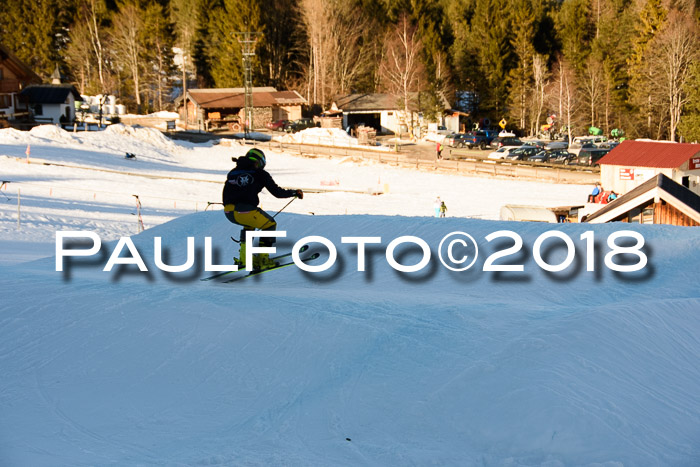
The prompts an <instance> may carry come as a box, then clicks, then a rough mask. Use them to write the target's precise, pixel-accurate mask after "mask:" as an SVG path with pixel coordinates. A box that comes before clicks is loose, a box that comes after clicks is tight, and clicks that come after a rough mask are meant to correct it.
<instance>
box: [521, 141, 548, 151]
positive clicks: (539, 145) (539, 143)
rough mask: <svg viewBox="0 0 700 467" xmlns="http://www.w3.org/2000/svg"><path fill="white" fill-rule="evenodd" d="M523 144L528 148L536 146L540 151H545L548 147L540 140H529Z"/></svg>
mask: <svg viewBox="0 0 700 467" xmlns="http://www.w3.org/2000/svg"><path fill="white" fill-rule="evenodd" d="M523 144H526V145H528V146H534V147H536V148H540V149H544V147H545V146H546V145H547V143H545V142H544V141H541V140H539V139H527V140H524V141H523Z"/></svg>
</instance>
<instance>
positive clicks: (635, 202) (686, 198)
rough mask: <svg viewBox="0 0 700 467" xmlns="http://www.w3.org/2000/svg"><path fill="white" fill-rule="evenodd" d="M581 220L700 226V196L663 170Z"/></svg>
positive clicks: (596, 222)
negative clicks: (662, 172)
mask: <svg viewBox="0 0 700 467" xmlns="http://www.w3.org/2000/svg"><path fill="white" fill-rule="evenodd" d="M581 222H588V223H591V224H601V223H605V222H629V223H641V224H671V225H681V226H699V225H700V196H699V195H697V194H695V193H693V192H692V191H691V190H689V189H688V188H686V187H684V186H683V185H680V184H678V183H676V182H674V181H673V180H671V179H670V178H669V177H667V176H666V175H664V174H661V173H660V174H657V175H656V176H655V177H653V178H651V179H650V180H647V181H646V182H644V183H642V184H641V185H639V186H638V187H636V188H634V189H633V190H631V191H629V192H628V193H626V194H624V195H622V196H620V197H619V198H617V199H616V200H614V201H612V202H610V203H608V204H606V205H605V207H603V208H602V209H600V210H598V211H596V212H594V213H593V214H590V215H588V216H587V217H585V218H584V219H582V220H581Z"/></svg>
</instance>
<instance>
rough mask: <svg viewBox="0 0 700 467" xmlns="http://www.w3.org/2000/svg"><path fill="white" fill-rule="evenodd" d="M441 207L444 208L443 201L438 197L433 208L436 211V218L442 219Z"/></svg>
mask: <svg viewBox="0 0 700 467" xmlns="http://www.w3.org/2000/svg"><path fill="white" fill-rule="evenodd" d="M440 206H442V200H441V199H440V197H439V196H438V197H437V198H436V199H435V204H434V205H433V208H434V209H435V217H440Z"/></svg>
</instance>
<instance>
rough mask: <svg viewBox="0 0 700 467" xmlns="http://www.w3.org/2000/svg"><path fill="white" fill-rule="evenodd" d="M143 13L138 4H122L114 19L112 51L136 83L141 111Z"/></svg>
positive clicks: (135, 92) (135, 95) (135, 93)
mask: <svg viewBox="0 0 700 467" xmlns="http://www.w3.org/2000/svg"><path fill="white" fill-rule="evenodd" d="M142 17H143V11H142V10H141V9H140V8H138V6H137V5H136V3H134V2H131V1H128V2H124V3H122V4H120V6H119V12H118V13H117V14H116V15H115V16H114V18H113V27H112V34H111V36H112V50H113V52H114V55H115V56H116V57H117V58H118V59H119V61H120V62H121V63H122V64H123V65H124V66H125V67H126V69H127V70H128V71H129V74H130V75H131V79H132V80H133V83H134V97H135V98H136V105H137V106H138V108H139V110H141V71H142V70H141V66H142V65H141V64H142V54H143V43H142V30H143V25H144V22H143V19H142Z"/></svg>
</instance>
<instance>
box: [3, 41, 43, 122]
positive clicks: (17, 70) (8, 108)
mask: <svg viewBox="0 0 700 467" xmlns="http://www.w3.org/2000/svg"><path fill="white" fill-rule="evenodd" d="M38 83H41V78H39V76H38V75H37V74H36V73H34V72H33V71H32V70H31V69H30V68H29V67H28V66H27V65H25V64H24V63H23V62H22V61H21V60H20V59H19V58H17V57H16V56H15V55H14V54H13V53H12V52H11V51H10V50H9V49H8V48H7V47H5V46H3V45H2V44H0V127H1V126H2V125H3V124H4V125H6V124H7V122H8V120H14V119H17V118H22V117H28V116H29V109H28V108H27V106H26V104H24V103H22V102H20V101H19V99H18V96H19V93H20V92H21V91H22V90H23V89H24V88H25V87H27V86H29V85H31V84H38ZM3 122H4V123H3Z"/></svg>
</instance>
